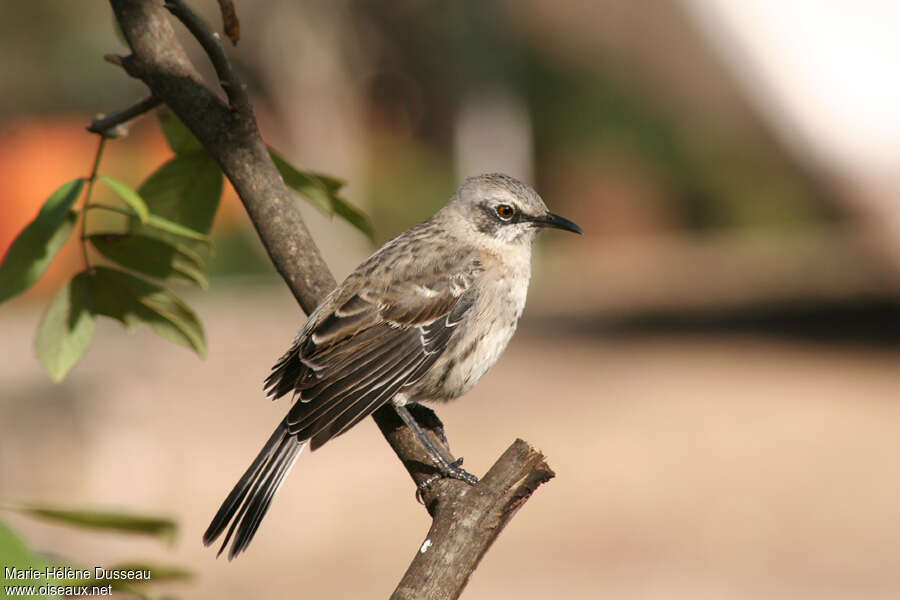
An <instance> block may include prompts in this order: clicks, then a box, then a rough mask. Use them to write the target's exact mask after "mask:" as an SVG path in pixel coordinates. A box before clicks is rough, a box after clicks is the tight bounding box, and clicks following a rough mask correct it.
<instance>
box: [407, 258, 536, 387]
mask: <svg viewBox="0 0 900 600" xmlns="http://www.w3.org/2000/svg"><path fill="white" fill-rule="evenodd" d="M518 275H519V276H513V273H509V274H508V276H506V277H501V278H498V279H497V281H496V284H495V285H493V286H491V287H490V288H487V289H483V290H482V292H481V294H480V295H479V298H478V301H477V302H476V305H475V306H474V307H472V308H473V310H472V311H471V313H470V314H469V315H468V317H467V319H466V321H465V322H463V323H460V325H459V327H458V329H457V331H456V332H454V334H453V337H452V338H451V339H450V343H449V344H448V347H447V349H446V350H445V351H444V353H443V355H442V356H441V357H440V358H439V359H438V360H437V361H436V362H435V364H434V366H433V367H432V368H431V369H429V371H428V373H427V374H426V375H425V377H423V378H422V380H420V381H419V382H418V384H416V385H414V386H413V387H412V389H411V390H410V393H409V394H408V395H409V396H410V399H413V400H415V401H425V400H438V401H447V400H453V399H455V398H458V397H459V396H462V395H463V394H465V393H466V392H468V391H469V390H471V389H472V388H473V387H474V386H475V384H476V383H478V380H479V379H481V377H482V376H483V375H484V374H485V373H487V372H488V370H489V369H490V368H491V367H492V366H493V365H494V363H496V362H497V360H498V359H499V358H500V355H501V354H503V351H504V350H505V349H506V346H507V344H509V341H510V339H511V338H512V336H513V334H514V333H515V331H516V326H517V324H518V321H519V317H520V316H521V315H522V310H523V309H524V307H525V296H526V293H527V291H528V273H527V272H526V273H524V276H523V274H522V273H519V274H518Z"/></svg>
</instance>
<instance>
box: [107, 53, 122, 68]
mask: <svg viewBox="0 0 900 600" xmlns="http://www.w3.org/2000/svg"><path fill="white" fill-rule="evenodd" d="M103 60H105V61H106V62H108V63H110V64H113V65H116V66H117V67H121V66H123V65H124V62H125V57H124V56H121V55H119V54H104V55H103Z"/></svg>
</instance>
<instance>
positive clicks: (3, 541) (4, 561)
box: [0, 521, 59, 599]
mask: <svg viewBox="0 0 900 600" xmlns="http://www.w3.org/2000/svg"><path fill="white" fill-rule="evenodd" d="M47 565H48V562H47V561H46V560H45V559H43V558H41V557H39V556H37V555H35V554H34V553H33V552H31V550H29V549H28V547H27V546H26V545H25V542H23V541H22V540H21V539H20V538H19V537H18V536H17V535H16V534H15V533H14V532H13V531H12V530H11V529H9V528H8V527H7V526H6V525H5V524H4V523H3V522H2V521H0V567H2V570H0V590H4V592H6V593H7V596H4V597H9V596H11V594H12V591H11V590H8V589H7V587H6V586H25V587H26V588H27V587H28V586H34V589H35V590H37V589H39V588H40V587H41V586H42V585H47V584H48V583H53V582H51V581H48V580H47V578H46V577H43V576H42V577H36V578H33V579H32V578H27V579H18V578H8V577H7V576H6V570H7V569H10V571H12V569H18V570H25V569H35V570H37V571H40V572H43V571H44V569H46V567H47ZM20 589H21V588H20ZM30 597H31V598H54V599H56V598H59V596H48V595H44V596H38V595H32V596H30Z"/></svg>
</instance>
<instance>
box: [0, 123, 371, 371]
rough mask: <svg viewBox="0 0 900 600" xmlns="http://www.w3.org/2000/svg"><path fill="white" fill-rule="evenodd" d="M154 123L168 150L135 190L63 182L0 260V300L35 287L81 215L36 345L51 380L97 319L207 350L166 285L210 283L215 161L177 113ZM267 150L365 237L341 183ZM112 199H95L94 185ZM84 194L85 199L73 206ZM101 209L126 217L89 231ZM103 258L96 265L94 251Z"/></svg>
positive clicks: (287, 174) (364, 221)
mask: <svg viewBox="0 0 900 600" xmlns="http://www.w3.org/2000/svg"><path fill="white" fill-rule="evenodd" d="M159 123H160V126H161V128H162V131H163V134H164V136H165V138H166V141H167V143H168V145H169V147H170V148H171V150H172V152H173V153H174V156H173V157H172V158H170V159H169V160H168V161H166V162H165V163H164V164H162V165H161V166H160V167H159V168H158V169H156V171H154V172H153V173H152V174H151V175H150V176H149V177H147V179H146V180H145V181H144V182H143V183H142V184H141V185H140V186H138V187H137V188H136V189H135V188H133V187H131V186H130V185H128V184H127V183H124V182H122V181H120V180H118V179H115V178H113V177H111V176H109V175H105V174H98V173H97V172H96V168H97V165H99V162H100V158H101V156H102V152H103V147H104V142H105V140H102V141H101V143H100V147H99V149H98V151H97V156H96V157H95V161H94V164H95V169H94V172H93V173H92V174H91V176H90V177H87V178H77V179H74V180H72V181H69V182H66V183H64V184H63V185H61V186H60V187H59V188H58V189H57V190H56V191H55V192H53V194H51V195H50V197H49V198H48V199H47V200H46V202H45V203H44V205H43V207H42V208H41V210H40V212H39V213H38V215H37V216H36V217H35V218H34V220H33V221H31V223H29V224H28V225H27V226H26V227H25V228H24V229H23V230H22V232H21V233H20V234H19V235H18V237H17V238H16V239H15V241H14V242H13V243H12V245H11V246H10V248H9V249H8V250H7V252H6V255H5V257H4V258H3V262H2V263H0V303H2V302H4V301H6V300H9V299H10V298H13V297H15V296H17V295H19V294H21V293H23V292H25V291H26V290H28V289H29V288H30V287H31V286H33V285H34V284H35V283H36V282H37V281H38V280H39V279H40V278H41V276H42V275H43V274H44V273H45V272H46V270H47V268H48V267H49V266H50V264H51V262H52V261H53V259H54V257H55V256H56V255H57V254H58V253H59V251H60V249H61V248H62V247H63V245H64V244H65V243H66V242H67V241H68V240H69V239H70V237H71V236H72V233H73V231H75V229H76V227H77V225H78V221H79V219H81V236H80V243H81V246H82V252H83V254H84V260H85V269H84V270H83V271H81V272H79V273H76V274H75V275H74V276H73V277H72V278H71V279H70V280H69V281H68V282H67V283H66V284H65V285H64V286H63V287H62V289H60V290H59V291H58V292H57V294H56V296H55V297H54V299H53V300H52V301H51V303H50V306H49V307H48V308H47V310H46V312H45V313H44V316H43V318H42V320H41V323H40V325H39V327H38V331H37V337H36V340H35V353H36V354H37V357H38V359H39V360H40V362H41V364H43V366H44V368H45V369H46V371H47V373H48V374H49V375H50V377H51V378H52V379H53V380H54V381H61V380H62V379H63V378H64V377H65V376H66V374H67V373H68V372H69V371H70V370H71V369H72V367H74V366H75V365H76V364H77V363H78V361H79V360H80V359H81V357H82V356H83V355H84V353H85V352H86V351H87V349H88V348H89V346H90V343H91V340H92V339H93V336H94V329H95V320H96V318H97V317H107V318H110V319H114V320H116V321H118V322H120V323H121V324H122V325H123V326H124V327H125V328H126V330H128V331H133V330H134V329H135V328H136V327H137V326H138V325H139V324H142V323H143V324H146V325H148V326H149V327H150V328H151V329H152V330H153V331H154V332H155V333H156V334H157V335H159V336H160V337H162V338H164V339H166V340H169V341H171V342H174V343H176V344H180V345H182V346H185V347H187V348H189V349H190V350H192V351H194V352H195V353H197V354H198V355H199V356H204V355H205V353H206V337H205V334H204V330H203V325H202V323H201V322H200V319H199V318H198V316H197V314H196V313H195V312H194V311H193V310H192V309H191V308H190V306H188V304H187V303H185V302H184V301H183V300H182V299H181V298H180V297H179V296H177V295H176V294H175V293H174V292H173V291H172V289H170V284H172V283H178V282H181V283H189V284H193V285H196V286H199V287H201V288H206V287H207V285H208V281H207V274H206V261H207V259H208V257H209V256H210V254H211V253H210V250H211V245H210V241H209V234H210V230H211V229H212V226H213V222H214V220H215V215H216V212H217V210H218V207H219V202H220V199H221V196H222V190H223V186H224V177H223V175H222V171H221V169H220V168H219V166H218V164H217V163H216V162H215V160H214V159H213V158H212V156H210V154H209V153H208V152H207V151H206V150H205V149H204V148H203V146H202V145H201V144H200V142H199V141H198V140H197V138H196V137H194V135H193V134H192V133H191V132H190V131H189V130H188V129H187V128H186V127H185V126H184V124H182V122H181V121H180V120H179V119H178V118H177V117H176V116H174V115H173V114H171V113H169V112H166V111H161V112H160V113H159ZM270 154H271V156H272V159H273V161H274V162H275V164H276V166H277V168H278V170H279V172H280V173H281V175H282V177H283V178H284V180H285V183H286V184H287V185H288V186H289V187H290V188H292V189H293V190H295V191H297V192H298V193H299V194H300V195H301V196H303V197H304V198H306V199H307V200H308V201H309V202H311V203H312V204H313V205H315V206H316V207H317V208H319V209H320V210H322V211H323V212H325V213H326V214H330V215H337V216H338V217H340V218H342V219H345V220H346V221H347V222H349V223H350V224H352V225H353V226H354V227H356V228H357V229H359V230H360V231H361V232H363V233H364V234H365V235H367V236H368V237H369V238H370V239H371V237H372V228H371V225H370V223H369V220H368V218H367V217H366V216H365V215H364V214H363V213H362V212H360V211H359V210H358V209H357V208H355V207H354V206H352V205H351V204H349V203H348V202H347V201H346V200H344V199H343V198H342V197H341V196H340V190H341V188H342V187H343V182H342V181H340V180H338V179H336V178H334V177H330V176H327V175H322V174H317V173H312V172H307V171H302V170H300V169H298V168H296V167H295V166H293V165H292V164H290V163H289V162H288V161H287V160H286V159H285V158H284V157H282V156H281V155H280V154H278V153H277V152H276V151H274V150H271V149H270ZM96 183H99V184H102V185H103V186H104V187H106V188H107V189H108V190H109V191H110V192H112V195H113V196H114V198H115V199H116V200H117V203H116V204H105V203H99V202H95V201H94V200H93V199H92V192H93V190H94V187H95V184H96ZM85 190H86V193H85V194H84V202H83V204H82V206H81V207H80V208H79V207H76V203H77V201H78V199H79V197H81V196H82V193H83V192H85ZM97 210H101V211H108V212H114V213H118V214H121V215H125V216H126V219H125V222H124V225H123V227H122V228H120V229H118V230H111V231H107V230H99V231H96V230H90V231H89V230H88V227H87V223H88V215H89V214H92V213H93V212H95V211H97ZM92 254H93V255H94V256H95V259H96V258H100V259H101V261H100V262H101V264H97V261H96V260H94V261H92V260H91V259H90V256H91V255H92Z"/></svg>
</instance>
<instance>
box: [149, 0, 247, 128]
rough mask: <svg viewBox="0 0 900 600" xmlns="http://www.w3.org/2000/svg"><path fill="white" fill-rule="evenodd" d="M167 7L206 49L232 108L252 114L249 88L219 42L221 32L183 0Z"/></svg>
mask: <svg viewBox="0 0 900 600" xmlns="http://www.w3.org/2000/svg"><path fill="white" fill-rule="evenodd" d="M165 7H166V8H167V9H168V10H169V12H171V13H172V14H173V15H174V16H175V18H177V19H178V20H179V21H181V22H182V23H183V24H184V26H185V27H187V29H188V31H190V32H191V35H193V36H194V37H195V38H196V39H197V41H198V42H200V45H201V46H202V47H203V49H204V50H205V51H206V54H207V56H209V60H210V61H211V62H212V65H213V68H214V69H215V70H216V75H218V77H219V85H221V86H222V89H223V90H225V95H226V96H228V103H229V105H230V106H231V108H232V109H234V110H237V111H239V112H241V113H244V114H252V112H253V109H252V108H251V105H250V98H249V97H248V96H247V88H245V87H244V83H243V82H242V81H241V80H240V78H239V77H238V75H237V72H236V71H235V70H234V67H233V66H232V65H231V61H230V60H229V59H228V54H226V53H225V48H223V47H222V44H221V43H220V42H219V34H217V33H214V32H213V31H211V30H210V29H209V27H207V26H206V23H204V22H203V19H201V18H200V17H199V16H197V13H195V12H194V11H193V10H191V7H189V6H188V5H187V4H185V3H184V1H183V0H168V1H167V2H166V3H165Z"/></svg>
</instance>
